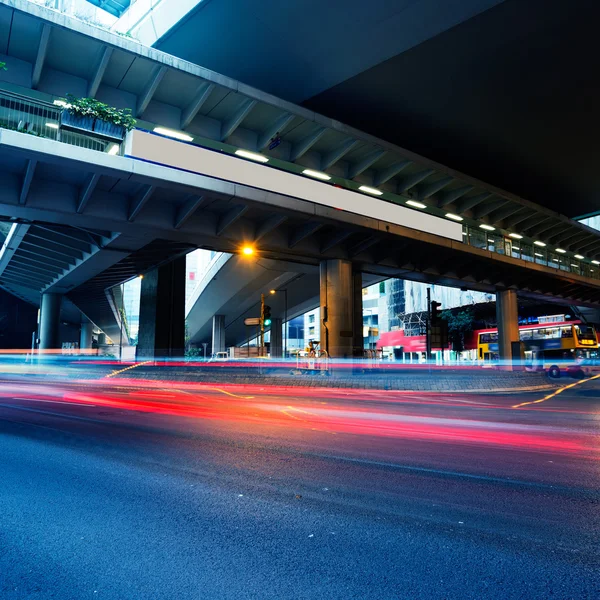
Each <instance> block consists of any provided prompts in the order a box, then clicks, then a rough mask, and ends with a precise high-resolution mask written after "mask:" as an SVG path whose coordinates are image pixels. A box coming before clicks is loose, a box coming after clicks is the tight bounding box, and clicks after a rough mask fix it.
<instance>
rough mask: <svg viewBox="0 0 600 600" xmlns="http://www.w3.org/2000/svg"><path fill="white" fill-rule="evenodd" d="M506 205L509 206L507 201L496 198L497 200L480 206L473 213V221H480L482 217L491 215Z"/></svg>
mask: <svg viewBox="0 0 600 600" xmlns="http://www.w3.org/2000/svg"><path fill="white" fill-rule="evenodd" d="M506 204H509V201H508V200H505V199H504V198H498V199H497V200H493V201H490V202H488V204H486V205H485V206H480V207H478V208H477V210H475V211H474V212H473V218H474V219H482V218H483V217H485V216H487V215H489V214H490V213H493V212H494V211H495V210H498V209H499V208H502V207H504V206H505V205H506Z"/></svg>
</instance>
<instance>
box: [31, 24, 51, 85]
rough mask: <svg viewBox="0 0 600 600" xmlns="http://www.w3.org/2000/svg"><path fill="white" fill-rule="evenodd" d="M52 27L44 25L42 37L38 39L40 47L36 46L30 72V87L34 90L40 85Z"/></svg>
mask: <svg viewBox="0 0 600 600" xmlns="http://www.w3.org/2000/svg"><path fill="white" fill-rule="evenodd" d="M51 31H52V26H51V25H49V24H48V23H46V24H45V25H44V27H43V28H42V35H41V37H40V45H39V46H38V51H37V56H36V58H35V62H34V63H33V70H32V72H31V87H32V88H33V89H34V90H35V89H36V88H37V86H38V85H39V83H40V78H41V76H42V70H43V68H44V62H46V53H47V52H48V44H49V42H50V33H51Z"/></svg>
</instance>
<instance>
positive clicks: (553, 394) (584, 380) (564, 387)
mask: <svg viewBox="0 0 600 600" xmlns="http://www.w3.org/2000/svg"><path fill="white" fill-rule="evenodd" d="M599 378H600V375H594V376H593V377H590V378H589V379H582V380H581V381H576V382H575V383H570V384H569V385H565V386H563V387H561V388H559V389H557V390H556V391H555V392H552V394H548V395H547V396H544V397H543V398H540V399H539V400H531V401H530V402H521V404H514V405H513V406H512V407H511V408H521V407H522V406H527V405H529V404H539V403H540V402H545V401H546V400H550V398H554V397H555V396H558V394H562V393H563V392H564V391H565V390H568V389H570V388H574V387H576V386H578V385H581V384H583V383H587V382H588V381H592V380H593V379H599Z"/></svg>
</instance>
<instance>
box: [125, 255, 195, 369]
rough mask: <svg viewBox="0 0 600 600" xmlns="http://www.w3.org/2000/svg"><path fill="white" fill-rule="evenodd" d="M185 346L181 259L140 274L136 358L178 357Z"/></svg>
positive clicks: (183, 288)
mask: <svg viewBox="0 0 600 600" xmlns="http://www.w3.org/2000/svg"><path fill="white" fill-rule="evenodd" d="M184 347H185V256H182V257H180V258H177V259H175V260H173V261H171V262H170V263H167V264H166V265H163V266H162V267H158V268H156V269H154V270H153V271H150V272H149V273H146V275H144V279H142V289H141V295H140V328H139V335H138V345H137V354H136V355H137V358H139V359H141V358H144V359H153V358H176V357H182V356H183V353H184Z"/></svg>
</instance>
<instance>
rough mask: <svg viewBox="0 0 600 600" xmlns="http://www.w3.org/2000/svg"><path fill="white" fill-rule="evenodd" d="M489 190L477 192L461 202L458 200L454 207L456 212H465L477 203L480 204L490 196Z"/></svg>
mask: <svg viewBox="0 0 600 600" xmlns="http://www.w3.org/2000/svg"><path fill="white" fill-rule="evenodd" d="M491 195H492V194H491V193H490V192H482V193H481V194H477V195H475V196H472V197H471V198H465V199H464V200H463V201H462V202H460V203H459V204H458V205H457V207H456V209H457V212H458V213H462V212H465V211H466V210H470V209H471V208H475V207H476V206H477V205H478V204H481V203H482V202H484V201H485V200H487V199H488V198H490V197H491Z"/></svg>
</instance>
